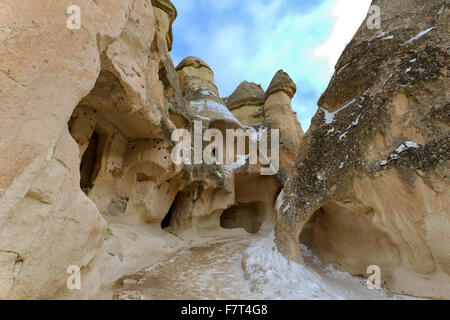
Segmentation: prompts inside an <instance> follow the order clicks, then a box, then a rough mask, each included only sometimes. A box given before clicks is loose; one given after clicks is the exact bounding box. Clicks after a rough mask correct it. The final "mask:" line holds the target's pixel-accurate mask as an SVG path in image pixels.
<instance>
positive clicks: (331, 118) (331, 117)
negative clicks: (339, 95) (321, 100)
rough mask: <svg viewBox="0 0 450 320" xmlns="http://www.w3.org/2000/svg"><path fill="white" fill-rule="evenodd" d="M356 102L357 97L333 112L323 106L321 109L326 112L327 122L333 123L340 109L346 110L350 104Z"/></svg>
mask: <svg viewBox="0 0 450 320" xmlns="http://www.w3.org/2000/svg"><path fill="white" fill-rule="evenodd" d="M355 102H356V99H353V100H352V101H350V102H349V103H347V104H346V105H345V106H342V107H340V108H339V109H337V110H336V111H333V112H329V111H328V110H325V109H324V108H322V107H320V108H319V109H321V110H322V111H323V112H324V113H325V123H326V124H332V123H333V122H334V117H335V116H336V114H338V113H339V112H340V111H342V110H344V109H345V108H347V107H349V106H350V105H352V104H353V103H355Z"/></svg>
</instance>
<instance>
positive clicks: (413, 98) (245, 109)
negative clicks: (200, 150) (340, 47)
mask: <svg viewBox="0 0 450 320" xmlns="http://www.w3.org/2000/svg"><path fill="white" fill-rule="evenodd" d="M77 2H78V4H77V5H78V6H79V8H80V10H81V18H82V19H81V28H80V29H70V28H68V27H67V25H66V22H67V18H68V16H66V15H64V13H65V12H67V11H66V10H67V8H68V7H69V6H71V5H72V3H71V2H70V1H68V0H60V1H56V2H55V1H50V0H41V1H34V0H23V1H20V2H17V1H12V0H4V1H2V2H1V3H0V12H2V15H1V17H0V19H1V20H0V26H1V28H0V164H1V167H0V228H1V232H0V299H49V298H50V299H51V298H62V299H71V298H89V297H92V296H93V295H95V293H96V292H97V291H98V290H99V289H100V288H101V287H102V286H106V285H108V284H111V283H114V282H115V281H116V280H118V279H120V278H121V277H123V276H124V275H127V274H131V273H135V272H137V271H139V270H142V269H143V268H145V267H148V266H150V265H154V264H156V263H158V262H160V261H162V260H164V259H167V258H168V257H170V256H172V255H173V254H174V253H175V252H176V251H178V250H180V249H182V248H187V247H189V246H193V245H199V244H202V243H204V242H206V241H209V240H211V239H218V238H220V239H224V238H226V237H232V236H234V235H237V234H240V235H242V234H247V233H257V232H258V231H260V230H272V229H273V228H274V223H276V225H275V230H276V240H277V245H278V248H279V250H280V251H281V252H282V253H283V254H284V255H285V256H286V257H288V258H290V259H292V260H296V261H298V262H301V261H302V256H301V253H300V249H299V242H300V241H301V242H303V243H305V244H307V245H308V246H310V247H311V248H312V250H313V251H314V253H315V254H317V255H318V256H319V257H320V259H321V260H322V261H323V262H325V263H333V264H334V265H335V266H336V267H338V268H340V269H342V270H345V271H349V272H351V273H353V274H364V275H365V274H366V270H367V267H368V266H369V265H379V266H380V267H381V269H382V274H383V279H384V281H385V283H386V285H387V286H388V287H389V288H390V289H391V290H392V291H394V292H402V293H407V294H412V295H417V296H425V297H433V298H449V297H450V294H449V289H450V285H449V273H450V252H449V245H448V244H449V243H450V236H449V234H450V232H449V230H450V225H449V223H450V222H449V211H448V210H449V209H448V208H449V194H448V190H449V188H448V185H449V183H448V175H449V173H448V168H449V149H448V140H449V137H448V132H449V127H448V126H449V124H448V123H449V117H448V106H449V103H448V100H449V99H448V93H447V91H448V90H447V89H448V87H449V77H448V61H449V59H448V39H447V35H448V29H449V26H448V21H449V19H448V6H446V5H443V4H442V3H441V2H439V1H437V0H435V1H432V2H430V1H427V2H424V1H422V0H400V1H397V2H395V3H394V2H392V1H387V0H377V1H375V4H377V5H379V6H380V7H382V8H383V16H382V17H383V21H382V25H383V29H384V31H383V32H381V31H376V30H368V29H367V28H366V27H365V25H363V26H362V27H361V28H360V30H359V31H358V33H357V34H356V36H355V38H354V39H353V41H352V42H351V43H350V44H349V46H348V47H347V49H346V50H345V51H344V53H343V55H342V57H341V58H340V60H339V62H338V64H337V66H336V70H337V71H336V73H335V75H334V77H333V79H332V80H331V82H330V85H329V87H328V89H327V91H326V92H325V93H324V95H323V96H322V98H321V99H320V101H319V105H320V110H319V111H318V113H317V114H316V116H315V117H314V119H313V121H312V125H311V129H310V130H309V131H308V133H307V134H306V135H303V131H302V129H301V126H300V123H299V122H298V120H297V117H296V114H295V113H294V112H293V111H292V107H291V99H292V98H293V96H294V94H295V93H296V90H297V88H296V86H295V84H294V83H293V81H292V79H291V78H290V77H289V76H288V75H287V73H285V72H283V71H282V70H280V71H278V72H277V73H276V75H275V76H274V78H273V80H272V82H271V84H270V85H269V87H268V89H267V90H266V91H264V90H263V89H262V88H261V86H259V85H257V84H254V83H249V82H245V81H244V82H243V83H241V84H240V85H239V87H238V88H237V89H236V91H235V92H234V93H233V94H232V95H231V96H230V97H228V98H226V99H222V98H221V97H220V93H219V90H218V88H217V86H216V85H215V83H214V72H213V70H212V69H211V67H210V66H208V64H207V63H206V62H204V61H202V60H201V59H199V58H195V57H187V58H186V59H184V60H183V61H182V62H181V63H180V64H179V65H178V66H177V67H176V68H175V66H174V64H173V62H172V59H171V57H170V53H169V52H170V50H171V48H172V44H173V41H174V39H173V34H172V24H173V22H174V20H175V18H176V17H177V11H176V9H175V7H174V6H173V5H172V3H171V2H170V1H169V0H151V1H149V0H116V1H112V2H111V1H105V0H97V1H90V0H79V1H77ZM411 7H415V8H416V12H415V13H414V14H411V10H408V8H411ZM177 129H181V130H177ZM207 129H212V131H211V132H214V133H215V135H214V141H212V139H213V137H209V138H211V139H210V140H208V139H207V138H205V137H204V136H203V132H205V131H206V130H207ZM228 129H236V130H240V131H239V132H242V133H243V136H244V139H245V140H244V141H245V143H244V147H245V148H243V150H241V149H239V148H236V149H234V147H233V148H231V149H229V148H226V146H223V149H220V148H218V147H211V145H213V144H208V143H215V142H216V141H215V139H216V137H219V136H222V137H226V136H227V130H228ZM260 129H261V132H264V130H270V129H278V130H279V132H280V140H281V141H280V142H281V143H280V171H279V173H278V174H277V175H263V174H261V172H262V170H263V168H264V167H265V166H267V163H264V161H265V160H267V159H263V158H267V155H264V154H262V155H261V154H258V155H257V157H256V158H257V160H258V161H256V163H247V162H246V161H244V162H242V160H243V159H245V160H248V158H249V157H251V150H250V149H251V146H253V144H252V143H253V142H255V141H256V142H258V143H259V142H260V141H261V139H262V138H261V136H262V133H261V132H259V133H257V130H260ZM198 130H200V135H201V136H200V137H198V136H197V134H198V132H199V131H198ZM179 131H182V132H186V133H188V134H189V135H190V136H194V141H196V139H199V141H200V142H199V143H200V144H201V145H202V146H203V147H206V148H205V150H209V151H210V153H211V154H210V155H213V157H212V158H214V159H215V160H214V161H212V162H213V163H212V164H211V163H207V162H206V161H204V160H202V155H203V154H202V155H200V161H199V162H197V161H196V160H198V159H197V156H198V155H197V154H196V151H195V150H194V152H193V156H192V157H191V158H190V159H189V161H186V162H184V163H180V164H177V163H175V162H174V161H172V160H173V159H172V156H173V154H172V153H173V151H174V150H176V147H177V145H176V143H175V142H174V141H173V140H172V139H173V135H174V133H176V132H179ZM232 139H233V140H232V142H234V139H235V137H232ZM208 147H211V148H210V149H208ZM191 149H192V148H191V147H187V150H190V151H192V150H191ZM194 149H195V148H194ZM231 151H233V152H231ZM270 151H271V150H269V152H270ZM221 155H223V156H224V158H230V159H231V163H229V162H221V161H219V159H220V158H221ZM296 160H297V161H296ZM266 169H267V168H266ZM269 169H270V168H269ZM291 172H292V174H291V175H290V173H291ZM288 176H289V178H288ZM284 184H286V185H285V186H284V189H283V191H281V190H282V188H283V185H284ZM280 191H281V193H280ZM277 197H278V200H277ZM74 266H77V267H79V268H80V269H81V270H80V272H81V278H82V287H81V290H70V288H68V287H67V286H66V283H67V282H66V281H67V279H68V277H69V274H68V273H67V272H68V270H71V269H73V268H71V267H74Z"/></svg>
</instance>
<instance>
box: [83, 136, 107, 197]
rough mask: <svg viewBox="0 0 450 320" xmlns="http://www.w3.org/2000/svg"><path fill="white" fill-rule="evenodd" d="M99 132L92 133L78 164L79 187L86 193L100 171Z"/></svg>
mask: <svg viewBox="0 0 450 320" xmlns="http://www.w3.org/2000/svg"><path fill="white" fill-rule="evenodd" d="M100 139H101V137H100V134H99V133H98V132H97V131H94V132H93V133H92V136H91V138H90V139H89V144H88V147H87V149H86V151H85V152H84V154H83V157H82V159H81V164H80V187H81V190H83V192H84V193H86V194H87V193H88V192H89V190H91V189H92V187H93V186H94V181H95V178H96V177H97V175H98V172H99V171H100V165H101V163H100V162H101V157H102V150H101V148H100Z"/></svg>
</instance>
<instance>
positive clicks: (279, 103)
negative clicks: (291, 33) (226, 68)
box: [226, 70, 303, 177]
mask: <svg viewBox="0 0 450 320" xmlns="http://www.w3.org/2000/svg"><path fill="white" fill-rule="evenodd" d="M296 91H297V86H296V85H295V83H294V82H293V81H292V79H291V78H290V77H289V75H288V74H287V73H286V72H284V71H283V70H279V71H278V72H277V73H276V74H275V76H274V77H273V79H272V81H271V83H270V85H269V87H268V89H267V91H266V92H264V90H263V89H262V88H261V85H258V84H256V83H252V82H247V81H244V82H242V83H241V84H240V85H239V86H238V87H237V89H236V90H235V91H234V92H233V93H232V94H231V96H229V97H228V98H226V103H227V107H228V109H230V111H231V112H232V113H233V115H235V116H236V118H237V119H239V121H240V122H241V123H242V124H244V125H246V126H251V127H254V128H256V129H258V128H267V129H269V130H270V129H278V130H280V163H281V164H280V168H281V170H280V175H281V176H284V177H285V176H287V174H288V173H289V172H290V171H291V170H292V168H293V167H294V163H295V160H296V159H297V156H298V153H299V148H298V147H299V145H300V141H301V138H302V136H303V130H302V127H301V125H300V122H299V121H298V118H297V115H296V113H295V112H293V111H292V106H291V99H292V98H293V97H294V95H295V93H296Z"/></svg>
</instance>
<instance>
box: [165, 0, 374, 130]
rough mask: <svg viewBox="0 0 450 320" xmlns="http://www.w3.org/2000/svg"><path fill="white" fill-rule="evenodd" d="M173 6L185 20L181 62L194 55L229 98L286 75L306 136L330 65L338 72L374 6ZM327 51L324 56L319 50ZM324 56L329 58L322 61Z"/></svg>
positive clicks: (274, 2)
mask: <svg viewBox="0 0 450 320" xmlns="http://www.w3.org/2000/svg"><path fill="white" fill-rule="evenodd" d="M172 1H173V3H174V5H175V6H176V7H177V9H178V13H179V17H178V19H177V21H176V22H175V25H174V32H175V43H174V50H173V51H172V57H173V59H174V62H175V63H178V62H180V61H181V59H183V58H184V57H186V56H187V55H193V56H198V57H199V58H201V59H203V60H205V61H206V62H207V63H208V64H209V65H210V66H211V67H212V69H213V70H214V73H215V81H216V85H217V86H218V88H219V89H220V94H221V95H222V96H227V95H230V94H231V93H232V92H233V91H234V89H235V88H236V87H237V86H238V85H239V83H240V82H241V81H243V80H247V81H253V82H256V83H261V84H262V86H263V87H265V88H267V86H268V85H269V83H270V81H271V79H272V77H273V75H274V74H275V72H276V71H277V70H278V69H284V71H286V72H287V73H288V74H289V75H290V76H291V77H292V79H293V80H294V82H295V83H296V84H297V87H298V92H297V94H296V96H295V98H294V100H293V102H292V105H293V109H294V110H295V111H296V112H297V114H298V117H299V119H300V121H301V123H302V126H303V128H304V129H307V128H308V127H309V124H310V121H311V118H312V116H313V115H314V114H315V113H316V111H317V104H316V103H317V100H318V99H319V97H320V95H321V94H322V92H323V91H324V90H325V89H326V86H327V84H328V81H329V79H330V74H329V64H330V65H331V64H332V65H333V66H334V63H335V62H336V60H337V58H338V57H339V55H340V54H341V52H342V50H343V49H344V47H345V45H346V43H347V42H348V41H350V39H351V38H352V36H353V35H354V33H355V31H356V29H357V28H358V26H359V25H360V24H361V22H362V21H363V19H364V15H365V14H366V13H367V11H368V7H369V3H370V0H324V1H315V0H314V1H310V2H308V1H306V0H302V1H301V2H300V1H299V0H271V1H267V0H251V1H241V0H226V1H225V0H224V1H222V0H219V1H213V0H196V1H192V0H172ZM331 13H333V15H334V16H336V19H333V16H332V15H331ZM333 27H334V28H333ZM330 34H331V37H330ZM328 38H329V40H328V41H327V40H326V39H328ZM325 41H326V42H325ZM321 46H322V49H321V50H319V49H317V48H319V47H321ZM321 51H323V52H325V53H326V54H325V55H320V53H321ZM331 60H332V61H333V62H331Z"/></svg>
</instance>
